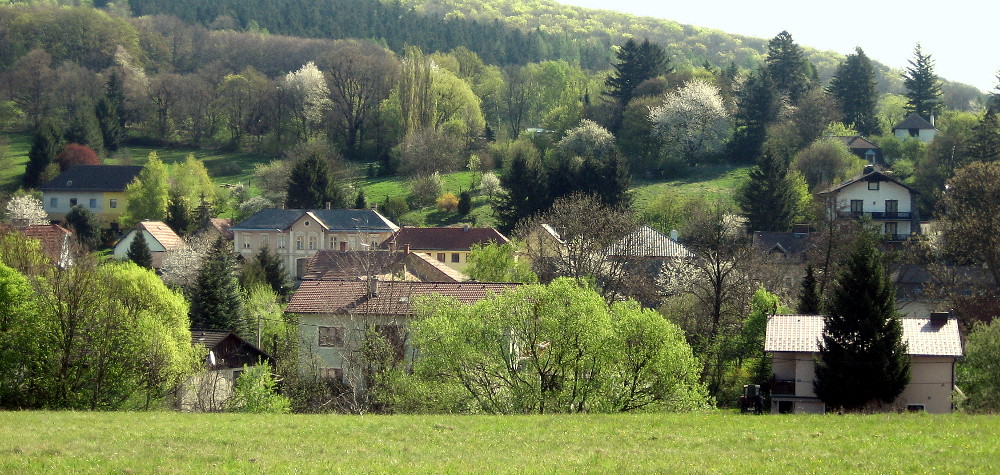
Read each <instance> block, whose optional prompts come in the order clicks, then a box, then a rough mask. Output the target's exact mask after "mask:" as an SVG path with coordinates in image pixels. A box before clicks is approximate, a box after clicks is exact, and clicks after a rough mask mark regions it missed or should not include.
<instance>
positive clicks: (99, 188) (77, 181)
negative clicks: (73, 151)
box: [38, 165, 142, 230]
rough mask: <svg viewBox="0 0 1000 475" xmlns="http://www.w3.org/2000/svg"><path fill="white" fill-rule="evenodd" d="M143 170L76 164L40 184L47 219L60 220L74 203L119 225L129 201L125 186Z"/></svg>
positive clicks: (139, 168)
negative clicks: (120, 217)
mask: <svg viewBox="0 0 1000 475" xmlns="http://www.w3.org/2000/svg"><path fill="white" fill-rule="evenodd" d="M141 171H142V167H141V166H135V165H76V166H72V167H69V168H68V169H66V171H64V172H62V173H60V174H59V176H57V177H55V178H53V179H52V180H50V181H48V182H47V183H45V184H43V185H42V186H39V187H38V189H39V190H40V191H41V192H42V205H43V206H44V208H45V212H46V213H48V214H49V219H51V220H52V221H55V222H61V221H64V220H65V219H66V214H67V213H69V212H70V210H72V209H73V207H74V206H82V207H84V208H87V209H88V210H90V212H91V213H93V214H94V215H95V216H96V217H98V218H100V219H101V220H102V221H104V222H105V223H107V224H108V225H109V226H111V228H112V229H115V230H117V229H118V218H119V216H121V214H122V213H123V212H125V207H126V205H127V204H128V201H127V198H126V197H125V188H127V187H128V185H129V183H132V181H133V180H135V178H136V177H137V176H139V173H140V172H141Z"/></svg>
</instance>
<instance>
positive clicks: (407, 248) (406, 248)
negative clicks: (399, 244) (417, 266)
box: [403, 243, 410, 254]
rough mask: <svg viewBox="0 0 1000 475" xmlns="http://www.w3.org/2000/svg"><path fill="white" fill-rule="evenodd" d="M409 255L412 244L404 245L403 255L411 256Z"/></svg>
mask: <svg viewBox="0 0 1000 475" xmlns="http://www.w3.org/2000/svg"><path fill="white" fill-rule="evenodd" d="M409 253H410V244H409V243H406V244H403V254H409Z"/></svg>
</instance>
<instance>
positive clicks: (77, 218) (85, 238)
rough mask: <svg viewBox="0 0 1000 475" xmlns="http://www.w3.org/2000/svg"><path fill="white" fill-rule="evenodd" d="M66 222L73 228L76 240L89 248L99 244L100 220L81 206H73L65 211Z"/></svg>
mask: <svg viewBox="0 0 1000 475" xmlns="http://www.w3.org/2000/svg"><path fill="white" fill-rule="evenodd" d="M66 224H67V225H69V227H71V228H73V233H74V234H76V241H77V242H78V243H80V244H82V245H84V246H87V247H88V248H90V249H94V248H96V247H97V246H100V245H101V222H100V221H99V220H98V219H97V217H96V216H94V213H91V212H90V210H89V209H87V208H84V207H83V206H74V207H73V209H71V210H69V213H66Z"/></svg>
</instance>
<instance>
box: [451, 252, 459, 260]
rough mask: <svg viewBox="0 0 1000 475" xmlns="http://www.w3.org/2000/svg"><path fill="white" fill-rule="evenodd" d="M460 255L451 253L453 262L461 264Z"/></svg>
mask: <svg viewBox="0 0 1000 475" xmlns="http://www.w3.org/2000/svg"><path fill="white" fill-rule="evenodd" d="M459 256H460V254H459V253H457V252H453V253H451V262H461V257H459Z"/></svg>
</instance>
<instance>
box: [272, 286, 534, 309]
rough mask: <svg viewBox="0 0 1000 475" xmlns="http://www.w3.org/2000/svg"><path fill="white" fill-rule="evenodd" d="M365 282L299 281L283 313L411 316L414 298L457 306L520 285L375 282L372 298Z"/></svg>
mask: <svg viewBox="0 0 1000 475" xmlns="http://www.w3.org/2000/svg"><path fill="white" fill-rule="evenodd" d="M371 283H372V282H369V281H357V280H313V281H303V282H302V285H301V286H299V289H298V290H297V291H296V292H295V294H294V295H292V300H291V301H290V302H289V303H288V307H286V308H285V311H286V312H288V313H301V314H310V313H317V314H364V315H401V316H406V315H412V314H413V301H414V300H415V299H416V298H417V297H421V296H428V295H443V296H446V297H453V298H455V299H456V300H458V301H459V302H461V303H466V304H468V303H475V302H478V301H480V300H482V299H484V298H486V297H487V296H488V295H490V294H499V293H501V292H503V291H505V290H510V289H514V288H517V287H518V286H520V284H513V283H483V282H462V283H454V282H400V281H391V282H379V281H374V285H375V287H377V289H376V291H375V293H374V295H373V294H371V293H370V290H371V289H369V284H371Z"/></svg>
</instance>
